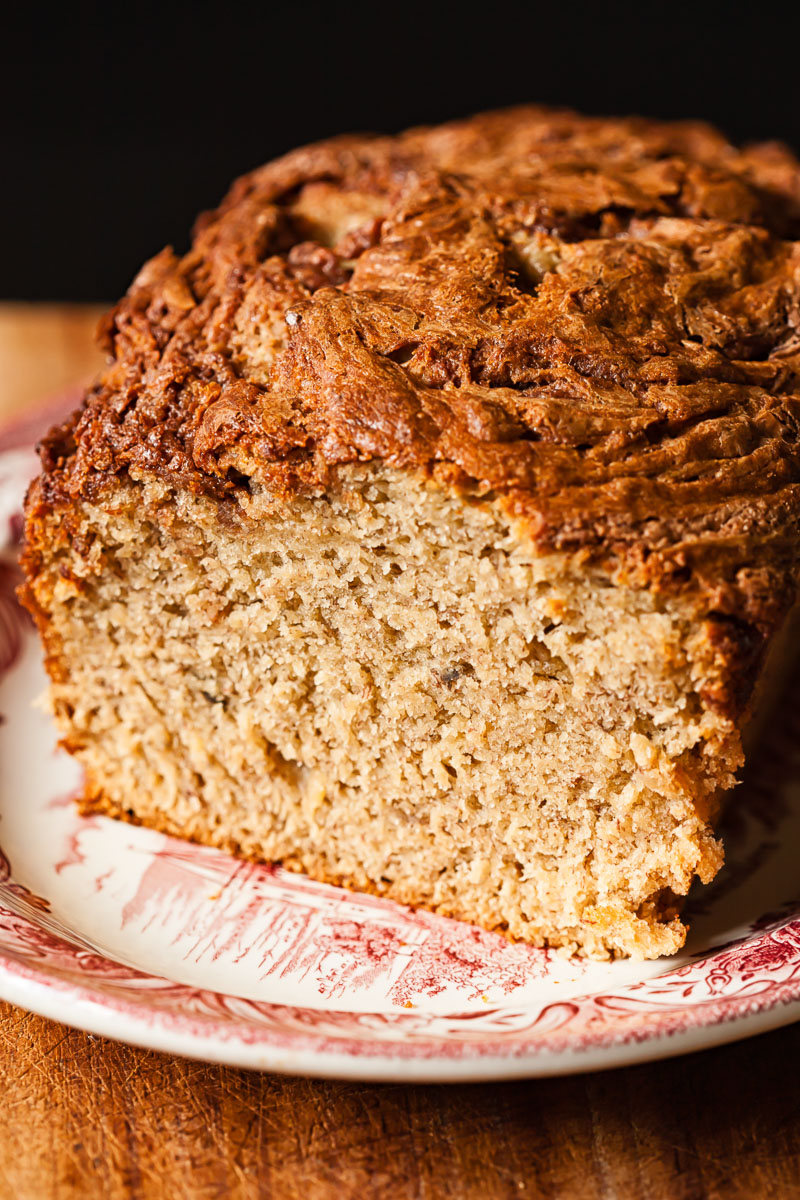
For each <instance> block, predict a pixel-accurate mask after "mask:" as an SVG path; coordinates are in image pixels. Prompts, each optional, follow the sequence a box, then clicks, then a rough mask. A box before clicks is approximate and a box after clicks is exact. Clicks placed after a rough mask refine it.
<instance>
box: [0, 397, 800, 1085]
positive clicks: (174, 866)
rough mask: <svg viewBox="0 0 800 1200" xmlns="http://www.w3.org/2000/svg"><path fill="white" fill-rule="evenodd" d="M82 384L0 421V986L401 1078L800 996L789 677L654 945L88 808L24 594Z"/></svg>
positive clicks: (760, 1008) (669, 1034) (773, 1005)
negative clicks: (610, 941) (633, 950)
mask: <svg viewBox="0 0 800 1200" xmlns="http://www.w3.org/2000/svg"><path fill="white" fill-rule="evenodd" d="M74 400H75V396H74V394H73V395H71V396H68V397H62V398H61V399H60V400H58V401H57V402H55V403H54V404H51V405H50V406H48V408H47V410H46V411H42V412H39V413H37V414H33V415H30V414H29V415H28V416H27V417H26V418H25V420H24V422H19V423H18V424H17V425H16V426H14V427H13V428H10V429H7V430H6V431H5V432H4V433H3V435H2V436H0V536H2V538H3V539H4V543H5V554H4V558H3V559H2V562H0V713H2V714H3V723H2V725H0V847H1V848H2V849H1V850H0V996H2V997H3V998H5V999H6V1000H9V1001H12V1002H13V1003H15V1004H19V1005H22V1006H24V1007H26V1008H28V1009H31V1010H33V1011H34V1012H37V1013H40V1014H42V1015H43V1016H46V1017H51V1018H53V1019H55V1020H58V1021H63V1022H66V1023H67V1024H70V1025H75V1026H79V1027H80V1028H83V1029H87V1030H89V1031H91V1032H94V1033H97V1034H102V1035H104V1036H107V1037H112V1038H117V1039H120V1040H122V1041H126V1042H131V1043H135V1044H137V1045H140V1046H146V1047H150V1048H152V1049H155V1050H164V1051H170V1052H172V1053H176V1054H183V1055H189V1056H191V1057H194V1058H200V1059H206V1060H209V1061H213V1062H223V1063H230V1064H235V1065H237V1066H241V1067H249V1068H256V1069H260V1070H270V1071H283V1072H290V1073H296V1074H307V1075H319V1076H333V1077H340V1078H351V1079H380V1080H396V1081H421V1080H426V1081H439V1082H444V1081H449V1080H468V1079H473V1080H478V1079H484V1080H485V1079H501V1078H512V1077H520V1076H533V1075H552V1074H564V1073H569V1072H577V1071H589V1070H596V1069H599V1068H604V1067H614V1066H620V1065H623V1064H629V1063H634V1062H641V1061H646V1060H650V1059H655V1058H659V1057H667V1056H671V1055H675V1054H682V1053H686V1052H687V1051H691V1050H698V1049H702V1048H704V1047H707V1046H711V1045H716V1044H719V1043H722V1042H727V1041H732V1040H735V1039H737V1038H742V1037H747V1036H749V1035H751V1034H754V1033H759V1032H762V1031H764V1030H767V1029H773V1028H775V1027H777V1026H779V1025H784V1024H787V1023H788V1022H790V1021H794V1020H796V1019H797V1018H798V1016H800V879H799V878H798V871H797V859H796V850H795V847H796V846H797V845H798V844H800V842H799V840H798V839H799V838H800V736H799V735H800V705H798V700H800V685H798V686H797V687H795V688H794V695H792V696H790V697H789V698H788V702H787V703H786V704H784V705H783V706H782V708H781V711H780V714H779V717H778V719H776V720H775V721H773V722H772V723H771V725H770V728H769V730H768V731H767V734H766V735H765V738H764V739H762V743H761V745H760V747H759V748H758V749H757V751H756V753H755V755H754V757H753V760H752V762H751V763H750V765H749V767H748V769H747V772H746V776H745V779H744V781H743V783H742V784H741V785H740V787H739V789H738V791H737V793H736V796H735V799H734V801H733V803H732V804H731V806H730V809H729V817H728V819H727V822H726V827H725V829H724V830H723V833H724V837H725V842H726V847H727V864H726V866H725V868H724V870H723V871H722V872H721V873H720V875H719V877H718V879H717V880H716V881H715V883H714V884H713V885H711V886H710V887H707V888H701V889H699V890H698V891H697V893H695V894H693V896H692V897H690V903H689V907H688V915H689V919H690V921H691V932H690V935H689V938H688V941H687V944H686V947H685V948H684V950H683V951H682V952H681V953H680V954H679V955H678V956H677V957H675V958H672V959H667V960H661V961H659V962H650V963H636V962H631V961H629V960H620V961H616V962H612V963H593V962H584V961H581V960H576V959H567V958H565V957H563V956H561V955H559V954H557V953H554V952H550V951H547V950H539V949H534V948H532V947H529V946H525V945H522V944H512V943H510V942H508V941H506V940H505V939H503V938H502V937H499V936H496V935H494V934H489V933H485V932H483V931H481V930H479V929H476V928H473V927H472V926H470V925H465V924H461V923H459V922H455V921H451V920H448V919H446V918H443V917H437V916H434V915H432V914H430V913H424V912H413V911H411V910H410V909H407V908H404V907H401V906H400V905H397V904H394V903H391V902H389V901H385V900H380V899H377V898H375V897H371V896H362V895H356V894H353V893H349V892H346V891H342V890H340V889H338V888H334V887H329V886H326V885H323V884H319V883H315V882H312V881H311V880H309V879H306V878H304V877H303V876H300V875H294V874H290V873H288V872H285V871H283V870H281V869H280V868H279V867H267V866H258V865H254V864H252V863H246V862H242V861H239V860H237V859H235V858H233V857H231V856H230V855H226V854H222V853H220V852H217V851H214V850H210V849H206V848H203V847H198V846H194V845H191V844H190V843H187V842H183V841H179V840H176V839H174V838H169V837H166V836H164V835H162V834H158V833H155V832H153V831H152V830H147V829H139V828H135V827H132V826H129V825H125V824H121V823H118V822H114V821H110V820H108V819H106V818H104V817H98V816H91V817H81V816H79V815H78V813H77V811H76V809H75V806H74V804H73V799H72V798H73V796H74V794H75V792H76V790H77V788H78V786H79V783H80V777H79V771H78V769H77V767H76V765H75V764H74V763H73V762H72V760H71V759H70V758H69V757H68V756H66V755H65V754H63V753H62V752H61V751H58V750H56V749H55V741H56V735H55V731H54V728H53V726H52V723H51V721H50V719H49V717H48V716H46V715H45V713H44V711H43V709H42V708H41V707H37V706H36V703H35V701H36V699H37V697H38V696H39V695H40V694H41V693H42V691H43V689H44V684H45V680H44V673H43V670H42V667H41V662H40V654H39V648H38V643H37V641H36V638H35V636H34V634H33V632H32V629H31V627H30V625H29V624H28V622H27V619H26V617H25V616H24V614H23V613H22V611H21V609H20V608H19V607H18V605H17V603H16V600H15V598H14V585H15V582H16V579H15V567H14V555H15V550H14V543H15V541H16V539H17V538H18V536H19V531H20V518H19V509H20V504H21V500H22V496H23V494H24V490H25V486H26V483H27V480H28V479H29V478H30V477H31V475H32V474H33V472H34V471H35V469H36V459H35V455H34V452H33V449H32V441H33V438H34V437H35V436H37V434H38V432H40V431H41V429H42V428H43V427H44V426H46V425H47V424H48V423H49V422H50V421H51V420H53V419H55V418H57V417H59V416H61V415H62V414H63V413H65V412H66V411H67V410H68V409H69V407H70V406H71V405H72V404H73V403H74Z"/></svg>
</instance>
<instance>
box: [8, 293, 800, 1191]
mask: <svg viewBox="0 0 800 1200" xmlns="http://www.w3.org/2000/svg"><path fill="white" fill-rule="evenodd" d="M95 319H96V310H94V309H92V310H81V309H76V308H56V307H48V308H46V309H32V308H30V307H26V308H21V307H18V306H11V305H5V306H0V415H2V414H5V413H9V412H11V411H13V410H14V409H17V408H19V407H21V406H24V405H25V404H27V403H30V402H32V401H33V399H34V398H35V397H36V396H38V395H41V394H46V393H48V392H53V391H55V390H57V389H58V388H60V387H62V386H64V385H65V384H68V383H70V382H73V381H74V380H75V379H77V378H79V377H81V376H85V375H87V374H88V373H90V372H91V371H92V369H93V367H94V365H95V361H96V359H95V354H94V352H93V350H92V349H91V341H90V331H91V327H92V326H93V324H94V321H95ZM50 1197H53V1198H55V1200H62V1198H63V1200H73V1198H76V1200H77V1198H84V1197H86V1198H92V1197H111V1198H113V1200H116V1198H117V1197H119V1198H120V1200H122V1198H126V1200H127V1198H130V1200H133V1198H136V1200H138V1198H140V1197H148V1198H149V1197H157V1198H161V1197H167V1198H171V1197H176V1198H180V1200H183V1198H184V1197H185V1198H186V1200H212V1198H216V1197H247V1198H249V1197H276V1198H278V1200H328V1198H336V1200H339V1198H341V1200H349V1198H351V1197H353V1198H359V1200H361V1198H363V1200H384V1198H385V1200H405V1198H406V1197H414V1198H416V1197H419V1198H421V1200H439V1198H442V1200H460V1198H462V1197H464V1198H472V1197H476V1198H478V1197H480V1198H481V1200H495V1198H499V1197H503V1198H505V1197H508V1198H509V1200H510V1198H512V1197H554V1198H558V1200H562V1198H567V1200H571V1198H572V1197H576V1198H580V1200H584V1198H585V1200H595V1198H597V1200H601V1198H602V1200H616V1198H617V1197H624V1198H626V1200H627V1198H628V1197H636V1198H638V1197H642V1198H644V1200H662V1198H663V1200H695V1198H697V1200H701V1198H706V1197H708V1198H709V1200H710V1198H713V1200H731V1198H734V1200H738V1198H739V1197H741V1198H742V1200H744V1198H746V1200H762V1198H769V1200H771V1198H773V1197H775V1198H779V1200H782V1198H783V1197H797V1198H798V1200H800V1025H797V1026H792V1027H789V1028H787V1029H784V1030H781V1031H779V1032H777V1033H772V1034H766V1035H763V1036H762V1037H758V1038H753V1039H751V1040H750V1041H747V1042H741V1043H738V1044H736V1045H733V1046H727V1047H723V1048H722V1049H719V1050H713V1051H709V1052H706V1053H703V1054H695V1055H691V1056H689V1057H687V1058H681V1059H674V1060H672V1061H667V1062H661V1063H656V1064H653V1065H651V1066H639V1067H631V1068H627V1069H625V1070H620V1071H611V1072H606V1073H603V1074H594V1075H586V1076H573V1077H570V1078H565V1079H545V1080H533V1081H530V1082H522V1083H508V1084H487V1085H482V1084H469V1085H464V1086H443V1087H434V1086H426V1087H419V1086H415V1087H405V1086H399V1085H388V1084H387V1085H383V1086H376V1085H372V1084H358V1083H338V1082H320V1081H314V1080H303V1079H295V1078H289V1077H286V1078H284V1077H280V1076H274V1075H273V1076H270V1075H257V1074H254V1073H250V1072H246V1071H236V1070H232V1069H230V1068H227V1067H215V1066H208V1065H206V1064H203V1063H197V1062H192V1061H189V1060H183V1059H179V1058H172V1057H170V1056H168V1055H164V1054H155V1053H150V1052H148V1051H144V1050H137V1049H133V1048H131V1047H127V1046H123V1045H120V1044H117V1043H114V1042H109V1041H106V1040H104V1039H103V1038H97V1037H93V1036H91V1035H89V1034H85V1033H80V1032H78V1031H76V1030H70V1029H67V1028H65V1027H64V1026H61V1025H56V1024H54V1023H53V1022H50V1021H45V1020H43V1019H41V1018H39V1017H36V1016H33V1015H32V1014H29V1013H25V1012H23V1011H22V1010H20V1009H17V1008H14V1007H12V1006H11V1005H5V1004H0V1200H6V1198H9V1200H11V1198H13V1200H43V1198H44V1200H49V1198H50Z"/></svg>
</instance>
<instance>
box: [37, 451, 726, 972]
mask: <svg viewBox="0 0 800 1200" xmlns="http://www.w3.org/2000/svg"><path fill="white" fill-rule="evenodd" d="M29 513H30V514H32V515H30V516H29V530H28V536H29V543H28V548H27V551H26V560H27V571H28V577H29V583H28V591H27V600H28V603H29V605H30V606H31V608H32V610H33V611H34V613H35V615H36V616H37V619H38V621H39V625H40V628H41V630H42V633H43V636H44V640H45V644H46V649H47V655H48V667H49V670H50V673H51V677H52V680H53V682H52V688H51V696H52V705H53V711H54V713H55V716H56V719H57V721H58V723H59V725H60V728H61V730H62V733H63V737H64V741H65V744H66V745H67V747H68V748H69V750H70V751H71V752H72V753H73V754H75V755H76V757H77V758H79V759H80V761H81V762H82V763H83V765H84V766H85V768H86V772H87V778H88V791H87V797H86V800H85V803H86V805H87V806H90V807H92V808H94V809H97V810H100V811H104V812H107V813H109V814H110V815H112V816H118V817H124V818H127V819H130V820H134V821H138V822H142V823H144V824H147V825H151V826H155V827H157V828H159V829H162V830H164V831H166V832H169V833H173V834H176V835H179V836H182V837H188V838H192V839H195V840H197V841H200V842H204V843H207V844H210V845H214V846H219V847H224V848H226V849H230V850H232V851H234V852H236V853H238V854H241V855H243V856H247V857H251V858H255V859H260V860H265V861H271V862H276V861H277V862H282V863H283V864H284V865H285V866H287V867H289V868H291V869H295V870H299V871H303V872H305V873H307V874H309V875H311V876H313V877H315V878H318V879H324V880H327V881H330V882H334V883H340V884H344V885H346V886H348V887H352V888H356V889H360V890H368V891H372V892H375V893H378V894H380V895H385V896H388V897H390V898H392V899H395V900H398V901H401V902H403V903H408V904H412V905H418V906H424V907H427V908H430V909H433V910H435V911H437V912H440V913H443V914H447V915H450V916H454V917H458V918H461V919H464V920H468V921H471V922H473V923H475V924H478V925H481V926H483V927H484V928H487V929H496V930H499V931H503V932H506V933H507V934H508V935H509V936H511V937H514V938H521V939H525V940H527V941H529V942H532V943H534V944H539V945H544V944H547V945H551V946H564V947H568V948H570V949H574V950H579V951H581V952H583V953H585V954H589V955H593V956H604V955H609V954H623V955H635V956H639V957H648V958H652V957H657V956H659V955H662V954H668V953H672V952H674V951H675V950H677V949H678V948H679V947H680V946H681V945H682V943H683V940H684V937H685V928H684V926H683V925H682V923H681V921H680V918H679V916H678V903H677V902H676V897H682V896H684V895H685V894H686V892H687V891H688V889H689V886H690V884H691V882H692V880H693V879H694V878H695V876H699V877H700V878H701V879H703V880H709V879H710V878H712V877H713V875H714V874H715V873H716V871H717V870H718V868H719V866H720V864H721V850H720V847H719V845H718V843H717V842H716V841H715V839H714V837H713V833H712V830H711V821H712V820H713V817H714V815H715V813H716V809H717V806H718V803H719V797H720V795H721V793H722V792H723V791H724V790H725V789H726V788H728V787H729V786H730V785H731V784H732V782H733V773H734V771H735V770H736V768H737V766H738V765H739V763H740V759H741V754H740V739H739V735H738V732H737V730H736V728H735V726H734V725H733V723H732V722H731V721H730V720H729V719H728V718H727V717H726V716H725V715H723V714H721V713H720V712H718V711H715V710H714V709H712V708H710V707H708V705H707V704H706V703H705V702H704V700H703V699H702V697H703V695H704V689H705V688H706V685H707V683H708V679H707V672H708V670H709V666H708V664H709V661H710V659H709V653H708V642H707V637H706V635H705V633H704V629H703V625H702V622H698V621H697V619H696V614H695V613H694V612H693V611H692V610H691V608H690V605H689V601H688V600H686V599H682V598H681V597H680V595H679V594H677V593H675V592H672V593H670V594H669V595H667V596H665V595H660V594H659V593H657V592H656V591H654V590H652V589H647V588H639V587H636V586H634V585H633V584H631V583H629V582H628V583H626V582H624V581H623V580H622V579H615V578H613V577H611V576H610V575H609V574H608V573H606V572H604V571H601V570H600V569H599V568H598V569H595V568H593V567H592V565H591V563H590V562H587V561H583V560H581V559H580V557H579V556H575V555H572V556H569V555H563V554H554V553H543V552H541V551H540V550H537V549H536V548H535V547H534V546H533V545H532V544H531V542H530V540H529V539H528V538H526V536H525V534H524V532H523V530H522V527H521V526H520V525H518V524H517V523H516V522H515V520H514V519H513V518H512V517H510V516H509V515H508V511H507V509H506V507H504V505H503V503H502V502H501V501H499V500H495V499H492V498H491V497H486V498H482V499H481V498H479V497H477V496H475V495H471V494H469V493H467V492H459V491H457V490H456V489H453V488H445V487H441V486H439V485H437V484H434V483H432V482H430V481H428V480H425V479H423V478H422V477H421V476H416V475H414V474H410V473H406V472H399V471H395V470H393V469H391V468H390V467H388V466H386V465H379V464H370V465H362V466H352V467H348V468H346V469H342V470H341V471H340V472H338V474H336V475H335V477H334V478H333V479H332V481H331V486H330V487H328V488H327V489H325V490H322V489H321V488H320V489H317V490H316V491H314V492H312V493H309V494H305V495H302V494H301V495H296V496H294V497H293V498H292V499H290V500H289V501H287V500H285V499H283V500H281V502H280V504H278V503H277V502H276V501H275V500H274V499H273V497H271V496H270V494H269V492H268V491H267V490H266V489H265V488H263V487H260V486H259V485H258V484H257V483H256V482H253V483H252V484H251V488H250V491H249V492H245V491H242V492H241V493H240V494H238V498H237V499H236V500H235V501H226V502H224V503H219V502H217V501H214V500H212V499H210V498H209V497H205V496H197V495H194V494H192V493H190V492H189V491H186V490H181V489H179V488H175V487H173V486H170V485H168V484H166V483H165V482H163V481H158V480H156V479H153V478H148V477H146V476H143V477H140V478H138V479H137V478H127V479H124V480H120V481H119V482H118V483H117V484H116V485H115V487H114V488H113V489H112V490H110V491H107V492H106V493H104V495H103V497H102V499H98V500H96V501H95V502H89V501H83V502H82V503H81V505H80V506H79V507H78V506H76V507H75V508H74V509H72V510H71V511H70V512H69V516H68V519H67V520H65V519H64V516H63V514H59V513H53V512H52V511H50V510H49V509H48V508H47V506H46V505H41V506H40V508H38V509H37V506H36V497H35V494H34V496H33V498H32V503H31V505H30V508H29ZM43 547H46V548H47V549H46V552H45V553H42V548H43Z"/></svg>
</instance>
